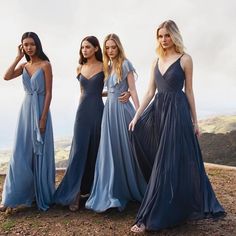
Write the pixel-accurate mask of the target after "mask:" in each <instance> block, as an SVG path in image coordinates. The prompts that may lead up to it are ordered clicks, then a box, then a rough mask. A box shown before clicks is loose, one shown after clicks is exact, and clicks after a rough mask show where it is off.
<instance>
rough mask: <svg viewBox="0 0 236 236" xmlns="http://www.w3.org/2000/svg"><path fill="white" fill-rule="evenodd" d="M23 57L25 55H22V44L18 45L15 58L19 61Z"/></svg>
mask: <svg viewBox="0 0 236 236" xmlns="http://www.w3.org/2000/svg"><path fill="white" fill-rule="evenodd" d="M24 55H25V54H24V50H23V46H22V44H20V45H19V46H18V50H17V56H16V57H17V58H18V59H19V60H21V59H22V58H23V56H24Z"/></svg>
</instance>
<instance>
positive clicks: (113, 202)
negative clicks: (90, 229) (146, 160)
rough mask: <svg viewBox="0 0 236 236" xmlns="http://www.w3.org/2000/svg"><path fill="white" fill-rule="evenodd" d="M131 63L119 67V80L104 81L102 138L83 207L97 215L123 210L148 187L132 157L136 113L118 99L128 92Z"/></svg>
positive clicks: (140, 197) (111, 78)
mask: <svg viewBox="0 0 236 236" xmlns="http://www.w3.org/2000/svg"><path fill="white" fill-rule="evenodd" d="M133 71H134V68H133V66H132V64H131V63H130V62H129V61H128V60H125V61H124V62H123V64H122V80H121V81H120V82H119V83H117V75H116V74H112V75H110V76H109V78H108V79H107V80H106V85H107V89H108V98H107V100H106V103H105V107H104V112H103V118H102V131H101V139H100V145H99V150H98V156H97V161H96V167H95V176H94V182H93V187H92V191H91V195H90V197H89V199H88V200H87V202H86V207H87V208H88V209H92V210H94V211H96V212H104V211H106V210H107V209H108V208H118V209H119V210H123V209H124V208H125V206H126V204H127V202H128V201H139V202H140V201H141V200H142V198H143V195H144V192H145V189H146V186H147V183H146V181H145V179H144V177H143V175H142V172H141V169H140V167H139V165H138V162H137V160H136V159H135V158H134V156H133V152H132V145H131V141H130V134H129V131H128V125H129V123H130V121H131V120H132V118H133V116H134V114H135V110H134V107H133V106H132V105H131V103H130V102H127V103H121V102H119V101H118V97H119V96H120V94H121V93H122V92H124V91H127V90H128V82H127V75H128V73H129V72H133Z"/></svg>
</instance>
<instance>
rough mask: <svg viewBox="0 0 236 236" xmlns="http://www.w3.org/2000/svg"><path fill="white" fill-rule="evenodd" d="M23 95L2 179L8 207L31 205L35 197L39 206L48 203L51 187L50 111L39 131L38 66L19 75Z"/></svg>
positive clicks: (41, 101)
mask: <svg viewBox="0 0 236 236" xmlns="http://www.w3.org/2000/svg"><path fill="white" fill-rule="evenodd" d="M22 81H23V86H24V90H25V98H24V101H23V104H22V107H21V110H20V115H19V121H18V128H17V133H16V140H15V146H14V149H13V155H12V157H11V159H10V163H9V168H8V173H7V176H6V179H5V183H4V187H3V194H2V204H3V205H5V206H8V207H17V206H19V205H24V206H31V205H32V202H34V201H35V200H36V203H37V206H38V208H39V209H41V210H47V209H48V208H49V206H50V204H52V200H53V194H54V189H55V163H54V143H53V130H52V121H51V115H50V111H48V114H47V122H46V130H45V133H43V134H41V133H40V130H39V119H40V116H41V114H42V111H43V107H44V100H45V79H44V71H43V69H42V68H39V69H38V70H36V72H35V73H34V74H33V75H32V76H31V77H30V75H29V74H28V72H27V70H26V69H25V68H24V70H23V75H22Z"/></svg>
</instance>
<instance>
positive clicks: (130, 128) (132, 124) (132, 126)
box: [129, 116, 138, 131]
mask: <svg viewBox="0 0 236 236" xmlns="http://www.w3.org/2000/svg"><path fill="white" fill-rule="evenodd" d="M137 121H138V119H137V118H136V116H135V117H134V118H133V120H132V121H131V122H130V123H129V131H134V127H135V125H136V123H137Z"/></svg>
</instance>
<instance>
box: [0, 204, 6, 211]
mask: <svg viewBox="0 0 236 236" xmlns="http://www.w3.org/2000/svg"><path fill="white" fill-rule="evenodd" d="M6 209H7V206H4V205H3V204H0V211H1V212H4V211H6Z"/></svg>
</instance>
